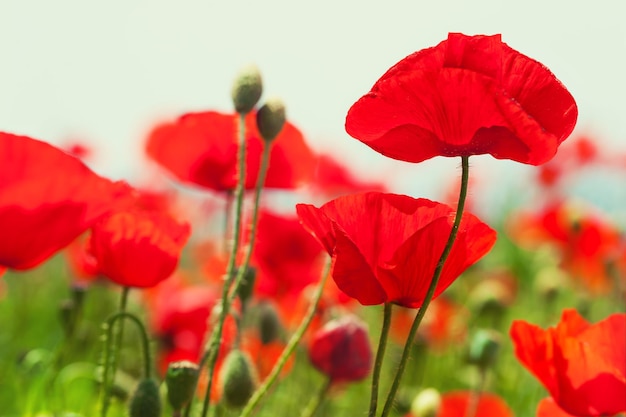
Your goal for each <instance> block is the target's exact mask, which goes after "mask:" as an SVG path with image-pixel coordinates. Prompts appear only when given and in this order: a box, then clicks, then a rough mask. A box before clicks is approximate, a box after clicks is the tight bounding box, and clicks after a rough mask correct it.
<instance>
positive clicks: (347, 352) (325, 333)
mask: <svg viewBox="0 0 626 417" xmlns="http://www.w3.org/2000/svg"><path fill="white" fill-rule="evenodd" d="M309 358H310V360H311V363H312V364H313V366H314V367H315V368H316V369H317V370H319V371H320V372H323V373H324V374H326V375H328V377H329V378H330V379H331V381H332V382H347V381H358V380H361V379H363V378H365V377H366V376H367V375H368V374H369V373H370V370H371V368H372V347H371V345H370V341H369V336H368V332H367V327H366V325H365V323H363V322H362V321H361V320H360V319H358V318H357V317H356V316H352V315H347V316H344V317H341V318H339V319H335V320H331V321H329V322H328V323H326V324H325V325H324V326H323V327H322V328H321V329H319V330H318V331H317V332H316V333H315V334H314V335H313V340H312V342H311V345H310V346H309Z"/></svg>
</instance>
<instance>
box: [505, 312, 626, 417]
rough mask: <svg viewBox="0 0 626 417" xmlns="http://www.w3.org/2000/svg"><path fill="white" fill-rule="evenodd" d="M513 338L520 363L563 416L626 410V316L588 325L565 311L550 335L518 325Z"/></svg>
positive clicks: (514, 329) (522, 323)
mask: <svg viewBox="0 0 626 417" xmlns="http://www.w3.org/2000/svg"><path fill="white" fill-rule="evenodd" d="M511 338H512V339H513V343H514V344H515V354H516V356H517V358H518V359H519V360H520V362H521V363H522V364H523V365H524V366H525V367H526V368H527V369H528V370H529V371H530V372H532V373H533V374H534V375H535V376H536V377H537V379H539V381H540V382H541V383H542V384H543V385H544V386H545V387H546V389H547V390H548V391H549V392H550V395H551V396H552V398H553V399H554V401H555V402H556V403H557V404H558V405H559V407H561V408H562V409H563V410H564V411H566V412H568V413H570V414H573V415H575V416H605V415H611V416H612V415H613V414H616V413H618V412H623V411H626V395H624V393H625V392H626V314H613V315H611V316H609V317H608V318H606V319H604V320H602V321H600V322H598V323H595V324H590V323H588V322H587V321H585V319H583V318H582V317H581V316H580V315H579V314H578V313H577V312H576V311H575V310H565V311H563V316H562V317H561V321H560V322H559V323H558V324H557V325H556V327H553V328H549V329H547V330H543V329H541V328H539V327H538V326H535V325H532V324H529V323H526V322H524V321H521V320H517V321H514V322H513V325H512V327H511Z"/></svg>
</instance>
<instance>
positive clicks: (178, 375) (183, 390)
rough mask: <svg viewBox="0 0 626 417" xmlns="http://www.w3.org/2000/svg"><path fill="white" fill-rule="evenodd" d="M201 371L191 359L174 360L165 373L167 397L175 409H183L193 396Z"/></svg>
mask: <svg viewBox="0 0 626 417" xmlns="http://www.w3.org/2000/svg"><path fill="white" fill-rule="evenodd" d="M199 373H200V371H199V369H198V365H196V364H195V363H193V362H190V361H178V362H172V363H170V364H169V366H168V368H167V373H166V374H165V383H166V384H167V399H168V400H169V402H170V405H171V406H172V408H173V409H174V410H180V409H182V408H183V407H184V406H185V405H186V404H187V403H188V402H189V401H191V399H192V398H193V394H194V389H195V388H196V381H197V379H198V375H199Z"/></svg>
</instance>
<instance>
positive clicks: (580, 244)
mask: <svg viewBox="0 0 626 417" xmlns="http://www.w3.org/2000/svg"><path fill="white" fill-rule="evenodd" d="M509 231H510V233H511V235H512V236H513V238H514V239H515V240H516V241H517V242H519V243H520V244H527V245H531V246H533V245H536V244H537V243H538V242H547V243H550V244H553V245H554V246H556V248H557V249H558V250H559V251H560V253H561V266H562V267H563V269H565V270H566V271H567V272H569V274H570V275H571V276H572V277H573V278H575V279H578V280H580V281H581V282H582V283H583V284H584V285H585V286H586V288H588V289H589V290H591V291H592V292H594V293H605V292H607V291H609V290H610V289H611V288H612V285H613V282H612V280H611V278H610V277H609V276H608V271H607V263H608V262H611V261H616V262H617V259H618V257H619V256H620V252H621V251H623V250H624V248H623V247H621V239H620V233H619V230H617V228H616V227H615V226H613V225H611V224H610V223H608V222H607V221H606V220H604V219H603V218H602V217H601V216H600V215H599V214H597V213H593V212H592V211H591V210H589V209H587V208H583V207H575V206H574V205H572V204H569V203H567V202H558V203H554V204H552V205H549V206H547V207H546V208H544V209H543V210H542V211H540V212H539V213H519V214H517V215H516V216H515V217H514V221H513V222H512V223H511V227H510V229H509Z"/></svg>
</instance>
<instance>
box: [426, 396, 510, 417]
mask: <svg viewBox="0 0 626 417" xmlns="http://www.w3.org/2000/svg"><path fill="white" fill-rule="evenodd" d="M471 396H472V393H471V392H469V391H454V392H448V393H446V394H443V395H442V396H441V408H440V409H439V413H437V417H461V416H465V415H467V407H468V406H469V404H470V402H471ZM474 415H475V416H480V417H513V412H512V411H511V409H510V408H509V407H508V406H507V405H506V403H505V402H504V401H502V399H501V398H500V397H498V396H496V395H494V394H489V393H483V394H481V396H480V399H479V400H478V407H477V408H476V412H475V413H474Z"/></svg>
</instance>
